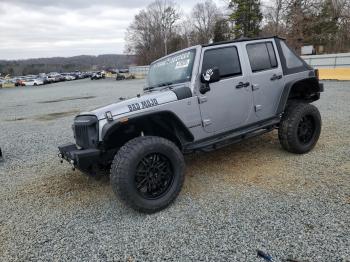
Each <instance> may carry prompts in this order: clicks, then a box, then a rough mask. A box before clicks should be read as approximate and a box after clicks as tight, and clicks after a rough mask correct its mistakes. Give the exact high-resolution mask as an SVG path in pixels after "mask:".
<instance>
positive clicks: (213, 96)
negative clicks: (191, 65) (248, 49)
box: [199, 43, 252, 133]
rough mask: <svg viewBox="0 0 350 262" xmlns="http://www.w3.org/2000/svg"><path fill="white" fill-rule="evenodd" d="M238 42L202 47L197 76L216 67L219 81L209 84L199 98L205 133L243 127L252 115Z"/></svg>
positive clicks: (249, 89) (247, 79) (248, 87)
mask: <svg viewBox="0 0 350 262" xmlns="http://www.w3.org/2000/svg"><path fill="white" fill-rule="evenodd" d="M241 52H242V51H241V45H240V43H236V44H227V45H223V46H209V47H205V48H203V51H202V58H201V64H200V70H201V73H204V72H206V70H207V69H211V68H214V67H218V68H219V70H220V78H221V79H220V81H218V82H215V83H211V84H210V91H208V92H207V93H205V94H203V95H199V100H200V110H201V114H202V121H203V126H204V129H205V131H207V132H216V133H220V132H223V131H226V130H230V129H235V128H238V127H241V126H243V125H245V124H246V122H247V120H248V118H249V115H250V113H251V112H252V110H251V108H252V91H251V88H250V83H249V74H247V72H246V68H245V67H242V66H241V64H242V62H243V61H242V60H241V57H242V53H241Z"/></svg>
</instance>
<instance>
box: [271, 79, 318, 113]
mask: <svg viewBox="0 0 350 262" xmlns="http://www.w3.org/2000/svg"><path fill="white" fill-rule="evenodd" d="M320 92H323V84H320V83H319V80H318V78H317V77H316V76H314V77H308V78H304V79H298V80H294V81H291V82H288V83H286V84H285V86H284V89H283V92H282V96H281V99H280V102H279V105H278V109H277V114H280V113H282V112H283V111H284V110H285V108H286V106H287V104H288V102H289V101H291V100H298V101H305V102H307V103H311V102H313V101H316V100H318V99H320Z"/></svg>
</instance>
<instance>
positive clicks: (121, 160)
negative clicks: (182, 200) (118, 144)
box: [111, 136, 185, 213]
mask: <svg viewBox="0 0 350 262" xmlns="http://www.w3.org/2000/svg"><path fill="white" fill-rule="evenodd" d="M184 167H185V162H184V158H183V155H182V153H181V151H180V150H179V149H178V148H177V147H176V145H175V144H174V143H172V142H171V141H169V140H167V139H164V138H161V137H153V136H145V137H137V138H135V139H132V140H130V141H129V142H127V143H126V144H125V145H124V146H123V147H122V148H121V149H120V150H119V152H118V153H117V154H116V156H115V158H114V161H113V164H112V167H111V184H112V188H113V190H114V192H115V193H116V194H117V195H118V196H119V197H120V198H121V199H122V200H124V202H125V203H126V204H127V205H129V206H130V207H132V208H133V209H135V210H138V211H141V212H146V213H153V212H157V211H159V210H162V209H164V208H166V207H167V206H168V205H169V204H170V203H171V202H173V201H174V199H175V198H176V197H177V196H178V194H179V192H180V190H181V188H182V185H183V182H184Z"/></svg>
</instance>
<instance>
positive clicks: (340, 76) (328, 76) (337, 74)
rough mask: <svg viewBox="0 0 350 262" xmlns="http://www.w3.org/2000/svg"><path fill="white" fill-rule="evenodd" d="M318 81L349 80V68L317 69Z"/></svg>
mask: <svg viewBox="0 0 350 262" xmlns="http://www.w3.org/2000/svg"><path fill="white" fill-rule="evenodd" d="M318 71H319V74H320V79H323V80H350V68H339V67H337V68H319V69H318Z"/></svg>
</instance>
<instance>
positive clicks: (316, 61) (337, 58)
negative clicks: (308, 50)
mask: <svg viewBox="0 0 350 262" xmlns="http://www.w3.org/2000/svg"><path fill="white" fill-rule="evenodd" d="M302 58H303V59H304V60H305V61H306V63H308V64H309V65H311V66H313V67H315V68H338V67H348V68H349V67H350V53H340V54H330V55H308V56H302Z"/></svg>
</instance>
